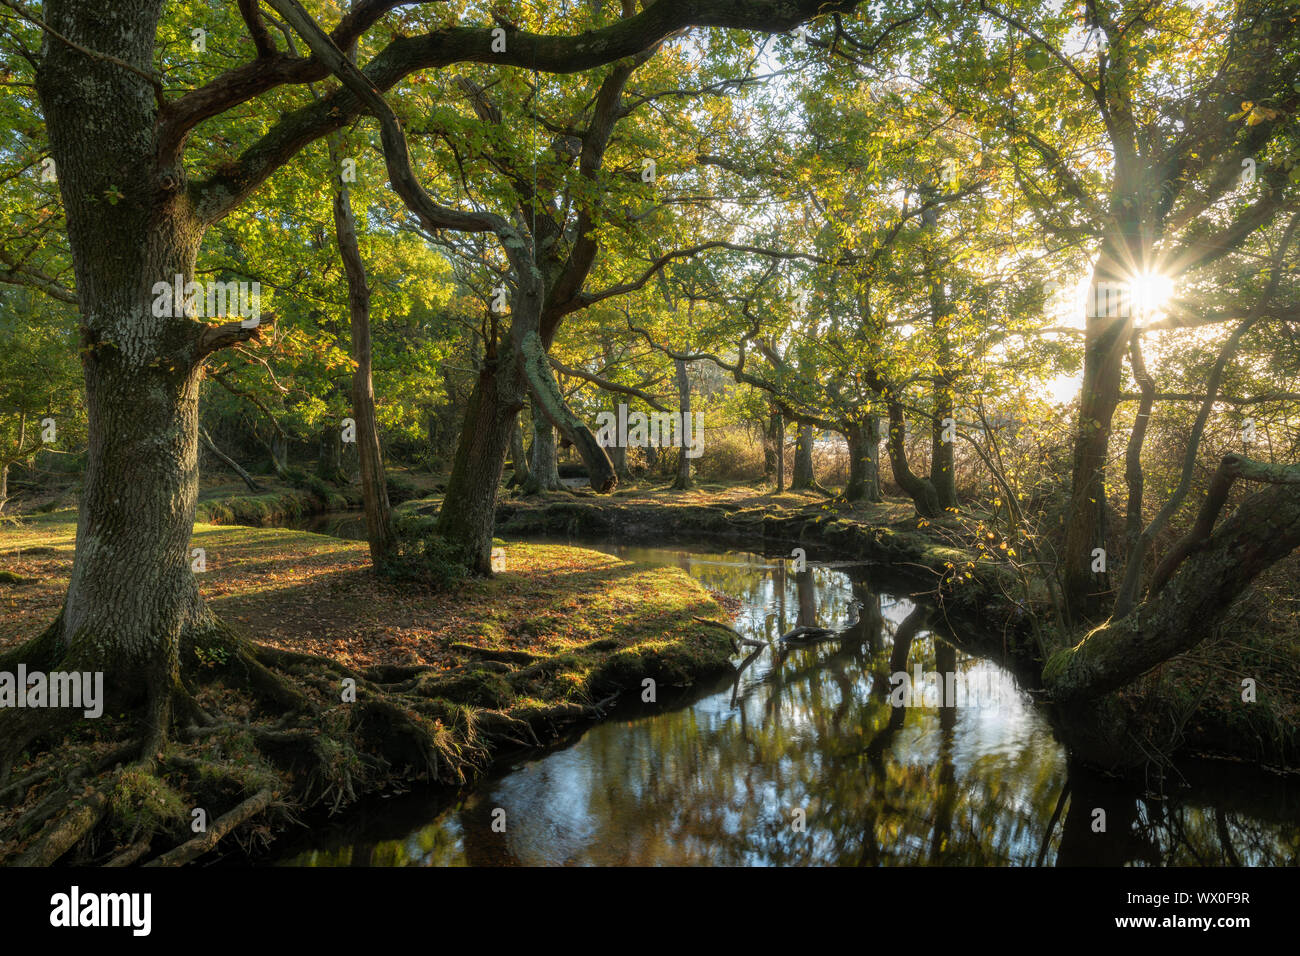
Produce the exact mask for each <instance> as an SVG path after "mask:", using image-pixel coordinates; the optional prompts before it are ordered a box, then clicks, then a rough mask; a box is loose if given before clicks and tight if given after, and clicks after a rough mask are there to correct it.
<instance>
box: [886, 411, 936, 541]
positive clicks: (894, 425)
mask: <svg viewBox="0 0 1300 956" xmlns="http://www.w3.org/2000/svg"><path fill="white" fill-rule="evenodd" d="M906 438H907V424H906V421H905V420H904V418H903V406H902V405H900V404H899V403H898V402H893V401H891V402H890V403H889V439H888V441H887V443H886V444H887V445H888V446H889V464H890V465H891V466H892V467H893V470H894V481H895V482H897V483H898V487H900V488H902V489H903V493H904V494H906V495H907V496H908V497H909V498H911V499H912V502H913V504H915V505H916V513H917V514H919V515H920V516H921V517H922V518H937V517H938V516H939V513H940V507H939V495H938V493H937V492H936V491H935V490H934V485H933V484H931V483H930V482H929V481H928V480H926V479H925V478H922V477H920V476H919V475H916V474H913V472H912V469H911V467H910V466H909V465H908V463H907V445H906Z"/></svg>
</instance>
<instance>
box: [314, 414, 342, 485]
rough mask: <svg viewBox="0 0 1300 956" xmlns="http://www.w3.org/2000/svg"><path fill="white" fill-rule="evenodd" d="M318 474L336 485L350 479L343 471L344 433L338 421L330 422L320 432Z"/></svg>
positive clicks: (317, 458)
mask: <svg viewBox="0 0 1300 956" xmlns="http://www.w3.org/2000/svg"><path fill="white" fill-rule="evenodd" d="M316 474H317V475H319V476H320V477H321V478H324V479H325V480H326V481H328V482H330V483H332V484H335V485H342V484H345V483H346V482H347V480H348V476H347V475H346V474H344V472H343V434H342V432H341V430H340V425H339V423H338V422H331V423H329V424H328V425H326V426H325V428H324V429H323V430H322V431H321V433H320V451H319V453H318V454H317V456H316Z"/></svg>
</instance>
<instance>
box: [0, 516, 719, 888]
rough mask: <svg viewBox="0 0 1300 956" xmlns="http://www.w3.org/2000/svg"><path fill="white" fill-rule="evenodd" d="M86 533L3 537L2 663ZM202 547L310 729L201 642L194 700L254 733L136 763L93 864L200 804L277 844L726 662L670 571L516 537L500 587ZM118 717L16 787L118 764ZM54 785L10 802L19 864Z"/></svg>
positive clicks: (310, 547) (45, 525)
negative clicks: (243, 817) (348, 677)
mask: <svg viewBox="0 0 1300 956" xmlns="http://www.w3.org/2000/svg"><path fill="white" fill-rule="evenodd" d="M75 531H76V525H75V515H74V514H71V513H59V514H51V515H43V516H37V517H35V518H32V519H30V520H27V521H24V522H22V523H20V524H18V525H17V526H14V525H9V526H6V527H5V528H4V530H3V533H2V536H0V569H3V570H5V571H8V572H9V573H10V574H11V575H12V576H13V579H12V581H11V583H0V607H2V608H3V609H4V613H3V615H0V617H2V618H3V623H2V624H0V653H3V652H4V651H5V650H7V649H9V648H12V647H14V646H16V645H17V644H18V643H20V642H21V641H23V640H25V639H27V638H29V637H33V636H35V635H37V634H39V633H40V632H41V630H42V629H43V628H45V627H46V626H47V625H48V624H49V623H50V621H51V620H53V619H54V617H55V615H57V613H58V610H59V607H60V605H61V601H62V597H63V593H64V590H65V588H66V586H67V579H68V574H69V571H70V568H71V563H72V556H73V544H74V540H75ZM192 547H194V548H202V549H203V557H204V562H205V565H206V570H205V571H204V572H203V573H201V574H200V575H199V576H198V577H199V582H200V589H201V590H202V592H203V594H204V596H205V598H206V599H207V600H208V602H209V604H210V606H211V608H212V609H213V610H214V611H216V612H217V614H219V615H220V617H221V619H222V620H223V621H224V622H225V623H226V624H228V625H231V626H232V627H233V628H234V629H235V630H236V631H238V632H242V633H243V634H244V635H246V636H247V637H250V638H252V639H253V640H254V641H256V642H257V647H259V648H261V649H262V650H261V651H260V652H259V653H261V654H264V655H266V656H265V657H264V659H265V660H266V661H267V662H270V663H273V664H274V665H276V666H278V667H279V668H280V669H281V671H282V676H288V677H290V678H292V683H293V687H294V691H293V692H294V693H297V694H305V695H306V697H307V698H308V699H309V701H310V703H311V704H312V705H313V707H314V708H315V713H316V714H317V717H316V718H315V720H314V722H308V723H304V722H301V721H299V722H297V723H296V725H294V726H292V727H288V728H286V727H285V726H283V725H282V723H283V722H282V721H280V720H277V719H275V718H276V716H277V715H276V714H275V713H274V711H273V710H272V711H269V712H268V711H266V710H263V711H262V712H261V714H259V712H258V710H257V704H256V703H255V701H256V700H257V698H258V697H259V691H261V690H263V689H264V688H253V689H250V687H249V686H248V684H247V681H246V680H244V679H241V678H239V673H241V672H240V671H239V670H238V668H237V667H236V666H235V665H236V662H235V661H234V660H233V653H232V652H231V650H230V645H226V644H223V643H222V642H221V641H220V640H214V641H213V642H212V643H211V644H210V645H208V646H206V647H204V646H200V647H196V648H195V649H194V653H195V654H196V655H197V656H198V663H199V669H200V671H202V670H203V668H204V667H211V669H212V672H213V680H212V681H210V682H203V683H200V684H199V685H198V686H197V687H196V688H195V692H194V697H195V700H196V702H197V703H198V705H199V706H200V707H202V708H204V709H205V710H208V711H211V712H213V713H216V712H220V713H224V714H241V713H243V714H248V715H250V716H249V719H248V722H247V723H240V724H237V725H233V726H232V725H221V726H218V727H216V728H215V729H211V730H209V729H196V730H195V731H194V732H192V733H190V734H188V735H187V734H185V733H180V734H178V735H177V737H176V738H175V739H174V740H173V741H172V742H171V743H169V744H168V746H167V749H166V752H165V753H163V754H161V755H160V760H159V768H160V770H159V775H158V776H154V775H152V774H150V775H147V777H148V779H147V781H146V780H145V778H144V777H143V776H141V775H140V774H139V773H135V772H133V771H131V769H130V767H126V768H119V769H118V770H117V771H110V772H109V773H108V777H109V778H111V779H108V780H107V782H105V783H104V784H103V786H102V787H100V788H99V790H98V791H97V792H101V793H107V794H108V796H107V798H106V801H105V803H104V804H103V805H100V806H98V807H97V812H99V813H102V814H104V816H105V822H104V824H103V825H102V828H103V830H105V831H106V835H107V836H108V837H109V838H110V839H108V840H107V841H104V840H100V841H99V844H98V845H99V850H98V852H99V854H100V856H97V857H94V858H90V859H84V860H82V862H105V861H106V860H108V859H109V858H111V857H112V856H113V854H114V853H120V852H126V851H127V850H129V849H130V848H131V847H138V846H139V845H140V844H141V842H142V841H143V842H144V843H145V844H146V845H148V844H153V845H154V849H155V851H156V850H157V849H159V848H161V847H165V846H167V845H170V844H174V843H176V842H177V841H178V840H181V839H184V838H185V835H186V827H187V821H188V808H189V807H194V806H230V805H231V804H232V803H235V804H238V805H239V806H246V805H251V804H250V801H257V805H256V806H254V807H253V809H257V810H258V811H259V816H258V818H257V819H258V820H259V821H260V823H261V824H262V826H261V831H262V832H264V833H270V832H274V831H275V830H276V829H278V828H279V827H281V826H284V825H287V824H288V823H290V822H291V821H292V820H293V819H294V815H295V814H297V813H298V812H300V811H303V810H306V809H309V808H311V807H313V806H319V805H321V804H324V805H325V806H331V807H341V806H343V805H346V804H348V803H350V802H352V801H353V800H355V799H358V798H359V797H361V796H363V795H365V794H367V793H373V792H376V791H378V790H383V789H387V788H390V787H392V786H395V785H400V784H401V781H402V780H404V779H407V778H410V777H417V778H418V777H423V778H426V779H434V780H440V781H445V782H457V781H459V780H463V779H466V778H469V777H472V776H474V775H475V774H476V773H478V772H481V771H482V770H483V769H485V768H486V767H487V765H488V764H489V763H490V761H491V758H492V756H493V755H494V754H495V753H496V752H497V751H499V750H500V749H501V748H502V747H503V746H511V747H514V746H520V745H523V746H542V745H545V744H547V743H548V742H549V741H551V740H553V739H555V738H557V737H558V736H559V735H561V734H563V733H564V732H566V731H567V730H568V728H570V727H571V726H572V725H573V724H574V723H575V722H576V721H580V720H583V719H587V718H592V717H596V716H599V715H600V714H601V713H602V712H603V711H602V706H601V705H602V704H603V703H607V698H609V697H610V696H612V695H614V694H616V693H617V692H619V691H621V690H632V691H635V692H638V693H639V692H640V691H641V689H642V686H643V684H642V682H643V681H644V680H645V679H646V678H651V679H653V680H655V681H656V682H657V684H658V686H659V687H663V688H666V687H668V686H672V685H685V684H689V683H692V682H693V681H695V680H696V679H698V678H700V677H703V676H705V675H709V674H716V673H719V672H721V671H723V670H725V669H726V668H728V667H729V666H730V664H729V660H730V656H731V650H732V648H731V644H730V640H729V639H728V637H727V634H726V632H725V631H724V630H722V629H720V628H717V627H712V626H709V625H706V624H702V623H700V622H699V621H697V620H695V618H697V617H700V618H709V619H713V620H725V619H726V614H725V611H724V609H723V608H722V606H721V605H720V604H719V603H718V602H717V601H716V600H715V598H714V597H713V596H712V595H711V594H710V593H709V592H708V591H706V590H705V589H704V588H703V587H701V586H700V585H699V584H698V583H696V582H695V581H694V580H693V579H692V578H691V577H690V576H689V575H687V574H686V573H685V572H684V571H682V570H680V569H677V568H658V567H651V566H646V565H639V564H633V563H629V562H626V561H622V560H620V559H618V558H615V557H612V556H610V555H606V554H602V553H599V552H595V551H591V550H587V549H583V548H573V547H566V546H559V545H543V544H526V543H524V544H508V545H507V546H506V549H505V551H506V561H507V570H506V571H505V572H504V573H501V574H499V575H497V576H496V577H494V578H493V579H492V580H475V581H470V582H468V583H466V584H465V585H463V586H462V587H460V588H459V589H458V590H457V591H456V592H455V593H450V594H447V593H423V592H416V591H412V590H410V589H406V588H401V587H398V586H395V585H392V584H390V583H387V582H386V581H385V580H384V579H381V578H377V577H376V576H375V575H374V574H373V573H371V571H370V570H369V561H368V555H367V549H366V545H365V544H364V543H362V542H353V541H343V540H339V539H335V538H329V537H324V536H321V535H314V534H309V533H306V532H298V531H290V530H284V529H273V528H248V527H222V526H213V525H202V524H201V525H198V526H196V528H195V531H194V537H193V541H192ZM301 655H313V657H312V658H311V659H310V660H308V659H306V658H303V657H301ZM322 659H323V661H324V662H325V664H324V666H322V664H321V661H322ZM254 666H256V665H254ZM344 674H355V675H356V683H357V699H358V701H359V702H358V703H356V704H350V703H349V702H347V701H343V702H342V703H341V702H340V695H339V690H338V689H339V686H340V683H339V680H338V677H340V676H341V675H344ZM231 678H234V679H231ZM263 696H264V695H263ZM350 707H351V708H355V709H354V710H349V708H350ZM282 715H283V711H281V715H280V716H282ZM118 723H120V721H118V720H117V718H115V717H114V715H113V714H111V713H106V714H105V715H104V717H103V718H102V719H100V720H95V721H80V722H79V726H77V727H76V729H75V730H74V731H73V732H72V736H71V737H70V738H69V739H68V740H66V741H65V742H64V744H63V745H62V746H61V747H60V748H59V749H58V751H57V752H56V753H54V754H48V753H47V754H46V755H45V757H44V758H43V759H44V761H45V763H44V764H41V765H37V764H34V763H28V764H25V765H20V766H17V767H15V771H14V776H15V778H20V779H21V778H24V777H32V776H33V775H35V777H36V778H38V779H39V778H40V774H41V773H42V771H43V770H44V769H45V767H46V764H48V765H49V766H50V768H52V769H53V770H54V774H53V776H50V777H46V778H45V779H46V780H47V781H54V780H56V779H57V778H58V777H61V776H63V775H65V774H67V773H69V772H71V771H73V770H74V769H75V768H77V767H79V766H95V765H97V764H99V763H101V762H103V761H105V760H109V761H111V760H112V759H113V755H114V753H115V752H116V751H117V750H118V749H119V747H120V743H121V741H122V739H123V738H129V737H130V736H131V728H129V727H123V726H118V725H117V724H118ZM414 729H418V730H419V731H420V733H421V735H422V736H421V737H420V738H419V739H420V740H421V742H422V745H423V742H424V741H425V739H426V738H425V736H423V735H426V734H427V739H429V740H432V741H433V745H432V748H431V749H430V748H428V747H426V752H425V753H423V754H422V755H420V756H419V758H418V759H417V758H416V757H414V756H413V757H412V758H411V760H410V761H409V763H407V764H405V765H403V764H402V763H401V761H399V760H398V759H397V758H396V757H395V756H394V749H395V748H394V746H393V744H394V741H401V740H402V739H404V738H406V737H410V738H411V739H413V740H414V739H415V737H414V735H413V734H412V733H411V732H412V730H414ZM370 744H373V750H371V749H369V748H368V745H370ZM282 752H283V755H282ZM101 779H104V778H101ZM160 780H161V781H162V783H159V781H160ZM55 786H56V784H55V783H49V788H50V790H49V792H47V786H46V783H36V784H33V785H32V786H31V787H30V789H28V790H26V792H25V793H23V794H22V796H23V799H20V800H18V801H16V802H15V803H13V804H11V805H8V806H5V807H3V809H0V833H4V834H12V833H17V834H18V835H19V836H20V839H19V840H17V841H15V842H13V843H11V845H10V846H9V847H7V852H6V853H5V854H3V855H4V856H5V857H7V858H9V859H10V860H11V861H12V859H14V858H16V857H19V856H20V855H21V854H22V853H23V852H24V850H32V847H31V846H28V845H27V844H26V843H24V842H23V838H25V839H27V840H28V841H35V840H37V829H38V828H37V827H36V826H31V827H24V826H23V825H22V823H21V821H22V820H23V819H24V818H25V816H26V815H28V814H32V813H35V819H36V820H37V822H38V823H40V822H43V821H44V819H45V817H44V815H43V813H42V811H41V810H40V804H41V801H42V800H43V799H46V798H48V797H49V794H50V792H53V790H52V788H53V787H55ZM60 799H62V798H60ZM268 824H269V829H268ZM37 850H40V847H39V846H38V847H36V850H32V852H36V851H37Z"/></svg>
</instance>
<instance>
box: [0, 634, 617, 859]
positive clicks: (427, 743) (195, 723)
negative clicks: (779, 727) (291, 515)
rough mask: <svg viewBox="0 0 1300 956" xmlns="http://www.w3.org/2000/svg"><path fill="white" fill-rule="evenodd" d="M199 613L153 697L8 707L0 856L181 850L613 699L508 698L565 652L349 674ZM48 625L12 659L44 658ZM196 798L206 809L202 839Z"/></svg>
mask: <svg viewBox="0 0 1300 956" xmlns="http://www.w3.org/2000/svg"><path fill="white" fill-rule="evenodd" d="M201 619H202V620H201V623H200V624H199V625H198V626H195V627H193V628H191V629H190V630H189V631H188V632H186V633H183V634H182V635H181V642H180V650H179V664H178V672H177V673H175V674H174V675H172V676H171V677H168V676H167V675H166V674H163V675H162V676H157V677H155V679H154V681H152V682H151V683H154V684H156V685H157V686H159V687H161V688H162V690H161V691H159V692H157V693H148V694H145V693H142V694H141V696H140V699H138V700H136V701H134V702H130V701H127V702H125V703H124V704H122V705H121V706H119V705H118V704H117V703H116V702H115V704H114V706H113V707H112V708H110V709H109V710H107V711H106V712H105V714H104V716H103V717H102V718H100V719H97V720H93V721H87V720H79V719H74V718H75V717H78V716H79V714H77V713H76V712H72V711H69V710H67V709H53V708H52V709H40V710H23V711H18V710H6V711H3V712H0V761H3V764H2V765H0V766H2V767H3V770H4V772H5V774H6V775H7V774H8V770H9V767H10V766H12V765H15V764H16V763H17V761H18V760H19V759H20V758H21V759H22V761H23V763H22V768H21V769H22V774H21V776H19V777H18V778H17V779H14V780H12V781H7V780H5V779H4V778H0V863H5V864H13V863H19V864H23V865H50V864H54V863H64V862H70V863H75V864H96V863H98V864H103V865H108V866H114V867H117V866H129V865H133V864H137V863H139V862H140V861H142V860H146V859H150V857H152V858H153V859H152V860H151V861H150V864H148V865H159V866H162V865H179V864H183V863H187V862H190V861H192V860H195V859H197V858H199V857H200V856H202V855H204V854H207V853H210V852H212V851H213V850H214V849H217V848H218V847H219V846H221V845H224V843H225V842H227V841H228V840H229V839H230V838H231V837H232V836H233V837H234V839H236V840H238V841H240V842H241V844H242V843H243V842H244V840H245V838H246V837H248V836H250V835H251V836H257V835H264V834H266V833H268V832H270V829H271V828H272V827H281V826H284V825H287V824H289V823H292V822H296V816H295V814H296V813H297V812H298V811H303V810H306V809H309V808H313V807H323V808H325V809H326V810H328V811H329V812H335V811H337V810H339V809H341V808H342V807H344V806H346V805H348V804H350V803H352V802H354V801H356V800H357V799H359V798H360V797H361V796H364V795H366V794H368V793H373V792H375V791H378V790H381V789H384V788H386V787H390V786H404V785H405V782H407V781H411V780H423V781H427V782H434V783H442V784H451V785H461V784H464V783H465V782H466V781H468V780H469V779H470V778H471V777H473V776H474V775H476V774H477V773H479V772H481V771H482V770H484V769H486V767H487V765H488V761H489V757H490V755H491V753H492V751H493V750H494V749H495V748H497V747H500V746H519V747H540V746H543V740H542V739H541V738H540V737H539V729H541V730H542V732H543V735H546V734H549V733H552V732H554V733H559V731H560V729H561V728H562V727H564V726H568V725H572V724H573V723H575V722H577V721H581V720H587V719H591V718H593V717H598V716H601V715H603V713H604V709H605V708H606V707H607V706H608V705H609V704H610V703H611V702H612V701H613V699H614V698H613V697H609V698H607V699H606V700H602V701H600V702H599V703H595V704H592V703H576V702H562V703H557V704H553V705H550V706H544V707H535V706H529V707H524V708H520V709H518V710H515V711H507V710H505V709H503V706H504V705H505V704H506V702H507V701H509V700H513V699H517V698H518V697H519V696H527V693H526V692H527V691H529V690H531V689H532V687H533V685H534V684H535V682H537V681H539V680H543V679H545V678H546V677H547V676H548V675H550V674H551V673H552V672H553V671H554V669H555V668H557V667H563V666H565V665H564V663H563V662H561V661H556V660H550V659H543V660H536V659H534V658H533V656H532V655H522V654H520V655H514V654H508V653H501V654H498V653H496V652H492V651H488V652H485V653H477V654H476V655H474V656H475V657H476V658H477V659H473V660H470V661H467V662H466V663H465V664H463V665H461V666H459V667H454V668H451V669H445V668H442V669H440V668H434V667H428V666H382V667H372V668H367V669H364V670H359V669H352V668H349V667H347V666H346V665H344V664H341V663H340V662H338V661H335V660H330V659H328V658H322V657H314V656H312V655H309V654H302V653H298V652H294V651H286V650H281V649H277V648H272V647H266V646H263V645H259V644H255V643H253V642H251V641H248V640H246V639H244V638H243V637H241V636H240V635H238V634H236V633H235V632H234V631H233V630H231V629H230V628H229V627H228V626H226V625H225V624H223V623H221V622H220V621H218V620H217V619H216V618H214V617H212V616H211V615H210V614H207V613H204V614H202V615H201ZM54 634H55V627H53V626H52V627H51V628H50V629H49V630H48V631H46V632H45V633H43V634H42V635H40V636H39V637H37V638H36V639H35V640H33V641H31V642H28V644H27V645H25V646H24V647H20V648H17V649H15V650H14V651H11V652H9V653H8V654H6V655H5V657H6V659H12V660H14V661H22V662H26V663H27V664H28V666H29V668H30V667H34V666H35V665H36V663H37V662H39V663H40V664H41V665H42V666H45V667H49V668H51V669H53V667H54V666H55V665H56V664H57V662H58V661H59V660H60V658H61V655H60V654H59V652H58V649H57V646H56V640H55V638H54V637H53V636H52V635H54ZM476 650H477V649H476ZM112 680H113V678H112V675H110V674H106V684H108V683H111V682H112ZM607 689H608V688H606V690H607ZM124 711H125V713H123V712H124ZM29 747H30V748H31V750H30V752H29V751H28V748H29ZM74 754H75V755H77V757H76V759H73V758H72V755H74ZM197 810H202V811H203V813H204V814H205V815H206V819H208V820H210V821H212V822H210V823H209V824H208V829H207V831H206V832H205V833H201V834H198V835H197V836H196V835H195V834H194V833H193V832H192V831H191V829H190V824H191V821H192V817H196V814H195V811H197ZM214 817H215V820H213V818H214Z"/></svg>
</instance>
